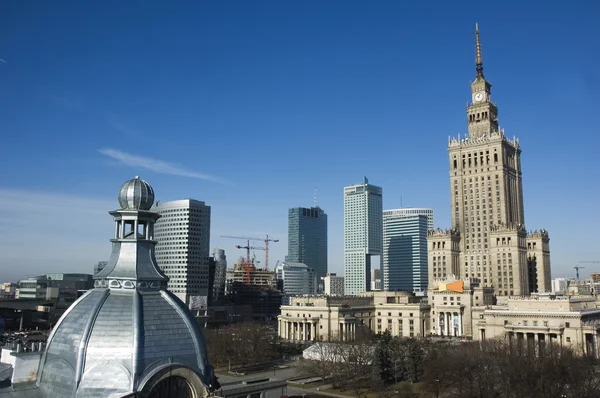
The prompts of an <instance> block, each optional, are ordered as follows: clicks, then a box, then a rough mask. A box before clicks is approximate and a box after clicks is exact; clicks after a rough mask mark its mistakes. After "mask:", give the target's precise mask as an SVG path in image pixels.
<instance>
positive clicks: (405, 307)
mask: <svg viewBox="0 0 600 398" xmlns="http://www.w3.org/2000/svg"><path fill="white" fill-rule="evenodd" d="M278 321H279V336H280V337H281V338H284V339H287V340H298V341H317V340H324V341H336V340H341V341H351V340H354V339H355V337H356V333H357V330H358V329H359V328H368V329H369V330H370V331H372V332H374V333H383V332H384V331H385V330H389V331H390V333H391V334H392V336H404V337H420V336H424V335H425V334H426V333H427V331H428V330H429V329H430V327H431V326H430V324H429V322H430V317H429V305H427V304H425V303H423V302H422V300H421V298H420V297H416V296H415V295H414V294H413V293H409V292H365V293H361V294H359V295H357V296H338V297H333V296H303V297H292V299H291V302H290V305H286V306H282V307H281V315H280V316H279V319H278Z"/></svg>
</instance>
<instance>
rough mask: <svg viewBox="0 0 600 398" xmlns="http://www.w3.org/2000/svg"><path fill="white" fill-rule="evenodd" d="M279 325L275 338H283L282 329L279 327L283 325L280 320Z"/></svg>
mask: <svg viewBox="0 0 600 398" xmlns="http://www.w3.org/2000/svg"><path fill="white" fill-rule="evenodd" d="M278 322H279V325H278V329H277V336H279V337H283V336H282V334H283V329H282V328H281V325H282V324H283V322H282V321H281V318H279V319H278Z"/></svg>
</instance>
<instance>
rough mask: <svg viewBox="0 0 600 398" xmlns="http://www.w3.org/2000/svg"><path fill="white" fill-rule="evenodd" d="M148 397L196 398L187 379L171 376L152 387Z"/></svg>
mask: <svg viewBox="0 0 600 398" xmlns="http://www.w3.org/2000/svg"><path fill="white" fill-rule="evenodd" d="M148 398H194V394H193V392H192V388H191V387H190V385H189V383H188V382H187V380H186V379H184V378H183V377H181V376H169V377H167V378H165V379H163V380H161V381H160V382H158V384H156V385H155V386H154V388H152V391H150V394H149V395H148Z"/></svg>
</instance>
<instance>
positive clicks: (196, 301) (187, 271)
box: [153, 199, 210, 310]
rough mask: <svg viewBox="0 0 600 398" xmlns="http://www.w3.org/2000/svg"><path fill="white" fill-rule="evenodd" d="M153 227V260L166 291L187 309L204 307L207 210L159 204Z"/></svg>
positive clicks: (199, 205)
mask: <svg viewBox="0 0 600 398" xmlns="http://www.w3.org/2000/svg"><path fill="white" fill-rule="evenodd" d="M153 211H155V212H156V213H158V214H160V215H161V218H159V219H158V221H157V222H156V226H155V239H156V240H157V242H158V243H157V245H156V260H157V262H158V265H159V266H160V269H161V270H162V271H163V272H164V273H165V275H167V276H168V277H169V283H168V289H169V291H171V292H173V293H174V294H175V295H176V296H177V297H179V298H180V299H181V301H183V302H184V303H186V304H188V305H189V306H190V308H191V309H193V310H199V309H200V308H196V307H197V306H198V305H200V306H204V305H205V304H206V301H207V298H208V295H209V291H208V281H209V272H208V257H209V242H210V206H206V205H205V204H204V202H200V201H198V200H193V199H184V200H174V201H170V202H159V203H157V205H156V206H155V207H154V209H153Z"/></svg>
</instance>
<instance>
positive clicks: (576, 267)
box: [573, 266, 585, 280]
mask: <svg viewBox="0 0 600 398" xmlns="http://www.w3.org/2000/svg"><path fill="white" fill-rule="evenodd" d="M573 268H575V278H576V279H577V280H579V270H580V269H583V268H585V267H578V266H575V267H573Z"/></svg>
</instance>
